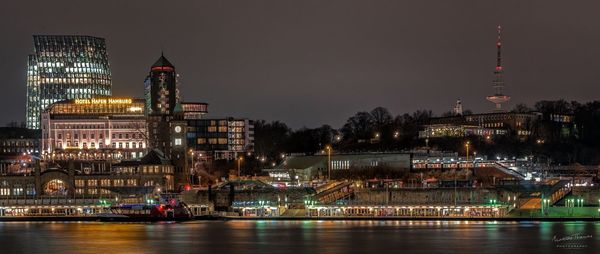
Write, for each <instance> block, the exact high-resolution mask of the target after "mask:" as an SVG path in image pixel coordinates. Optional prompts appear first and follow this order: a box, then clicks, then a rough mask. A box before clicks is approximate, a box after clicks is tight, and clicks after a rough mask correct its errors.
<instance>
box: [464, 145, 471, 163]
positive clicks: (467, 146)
mask: <svg viewBox="0 0 600 254" xmlns="http://www.w3.org/2000/svg"><path fill="white" fill-rule="evenodd" d="M470 146H471V141H467V143H465V147H466V148H467V163H468V162H469V147H470ZM468 165H469V164H467V167H468Z"/></svg>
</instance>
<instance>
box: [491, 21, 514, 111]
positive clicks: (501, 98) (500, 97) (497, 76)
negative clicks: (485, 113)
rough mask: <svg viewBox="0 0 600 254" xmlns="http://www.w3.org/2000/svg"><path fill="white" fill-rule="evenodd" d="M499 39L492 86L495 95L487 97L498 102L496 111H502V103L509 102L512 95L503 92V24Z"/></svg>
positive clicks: (499, 30) (493, 101)
mask: <svg viewBox="0 0 600 254" xmlns="http://www.w3.org/2000/svg"><path fill="white" fill-rule="evenodd" d="M497 29H498V39H497V41H496V50H497V56H496V69H495V70H494V80H493V81H492V87H493V88H494V95H491V96H488V97H486V99H487V100H488V101H490V102H492V103H494V104H496V108H495V110H496V111H502V103H506V102H508V100H510V96H508V95H505V94H504V93H503V90H504V66H502V26H500V25H498V27H497Z"/></svg>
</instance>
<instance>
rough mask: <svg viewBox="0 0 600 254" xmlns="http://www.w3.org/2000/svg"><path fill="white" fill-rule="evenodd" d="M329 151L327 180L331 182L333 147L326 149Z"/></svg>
mask: <svg viewBox="0 0 600 254" xmlns="http://www.w3.org/2000/svg"><path fill="white" fill-rule="evenodd" d="M325 149H327V180H329V181H331V146H330V145H328V146H326V147H325Z"/></svg>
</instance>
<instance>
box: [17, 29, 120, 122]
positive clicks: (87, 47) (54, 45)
mask: <svg viewBox="0 0 600 254" xmlns="http://www.w3.org/2000/svg"><path fill="white" fill-rule="evenodd" d="M33 41H34V53H33V54H30V55H29V58H28V61H27V112H26V123H27V128H30V129H40V116H41V114H42V112H43V111H44V110H45V109H46V108H47V107H48V106H49V105H50V104H52V103H55V102H58V101H62V100H65V99H90V98H95V97H100V96H110V95H111V86H112V81H111V73H110V69H109V65H108V56H107V54H106V43H105V41H104V39H102V38H97V37H92V36H79V35H34V36H33Z"/></svg>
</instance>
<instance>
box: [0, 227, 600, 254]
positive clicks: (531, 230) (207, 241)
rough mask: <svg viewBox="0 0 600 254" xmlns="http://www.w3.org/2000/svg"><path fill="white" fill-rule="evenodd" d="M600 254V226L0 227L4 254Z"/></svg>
mask: <svg viewBox="0 0 600 254" xmlns="http://www.w3.org/2000/svg"><path fill="white" fill-rule="evenodd" d="M555 252H556V253H600V222H477V221H192V222H184V223H102V222H0V253H2V254H4V253H509V254H516V253H528V254H531V253H555Z"/></svg>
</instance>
